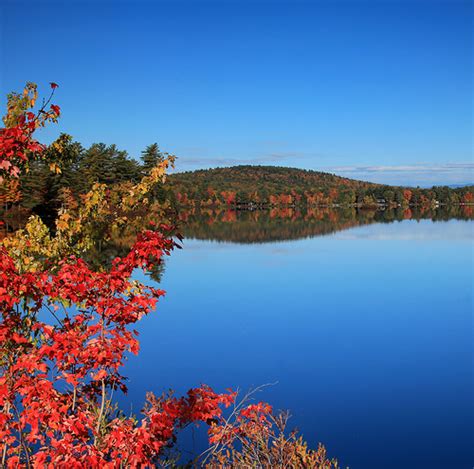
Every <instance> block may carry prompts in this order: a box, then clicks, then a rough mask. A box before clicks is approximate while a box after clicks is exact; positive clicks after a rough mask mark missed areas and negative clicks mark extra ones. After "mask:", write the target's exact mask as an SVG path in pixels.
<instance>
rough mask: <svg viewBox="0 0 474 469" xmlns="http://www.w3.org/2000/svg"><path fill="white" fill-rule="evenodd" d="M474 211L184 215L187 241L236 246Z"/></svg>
mask: <svg viewBox="0 0 474 469" xmlns="http://www.w3.org/2000/svg"><path fill="white" fill-rule="evenodd" d="M473 213H474V211H473V207H470V206H469V207H467V206H453V207H439V208H434V209H431V208H421V207H420V208H416V209H415V208H405V209H404V208H397V209H386V210H357V209H355V208H345V209H334V208H317V209H307V210H299V209H292V208H285V209H272V210H255V211H233V210H227V211H226V210H200V211H198V210H192V211H182V212H181V213H180V218H181V222H182V228H181V231H182V232H183V235H184V237H185V238H191V239H207V240H215V241H228V242H234V243H266V242H272V241H284V240H291V239H300V238H307V237H313V236H324V235H327V234H331V233H334V232H337V231H343V230H347V229H349V228H352V227H356V226H361V225H368V224H371V223H390V222H393V221H400V220H409V219H416V220H419V219H431V220H433V221H446V220H449V219H465V220H469V219H473V218H474V214H473Z"/></svg>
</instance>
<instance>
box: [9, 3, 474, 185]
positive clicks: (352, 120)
mask: <svg viewBox="0 0 474 469" xmlns="http://www.w3.org/2000/svg"><path fill="white" fill-rule="evenodd" d="M472 13H473V12H472V4H471V2H467V1H466V2H461V1H456V0H452V1H449V2H448V1H444V2H442V1H435V0H433V1H430V0H403V1H398V2H397V1H389V0H377V1H357V0H353V1H345V2H343V1H337V0H336V1H332V2H330V1H312V2H303V1H292V2H277V1H261V2H250V1H240V2H236V1H225V0H223V1H220V2H203V1H199V0H197V1H193V2H190V1H179V0H177V1H174V2H171V1H169V2H165V1H154V2H152V1H133V2H132V1H129V2H126V1H115V2H112V1H95V2H81V1H74V0H71V1H69V2H46V1H41V0H36V1H30V2H23V1H21V0H15V1H8V0H3V2H1V6H0V18H1V19H0V21H1V23H0V25H1V36H0V40H1V43H0V50H1V56H0V59H1V62H0V66H1V69H0V70H1V72H0V73H1V75H0V91H1V95H2V100H1V104H2V105H3V104H4V102H5V99H4V96H5V94H6V93H7V92H8V91H11V90H18V89H21V87H22V86H23V84H24V82H25V81H34V82H37V83H38V84H39V85H40V86H42V87H43V90H44V92H47V91H48V88H47V86H48V82H50V81H55V82H57V83H59V85H60V88H59V89H58V90H57V91H58V94H57V99H56V102H57V103H58V104H59V105H60V106H61V107H62V109H63V117H62V119H61V122H60V124H59V125H57V126H55V127H54V128H52V129H49V130H47V131H45V132H44V135H43V138H44V140H46V141H50V140H51V139H53V138H54V137H55V136H56V135H57V134H58V133H59V132H67V133H70V134H71V135H73V136H74V137H75V138H76V139H77V140H79V141H80V142H81V143H83V144H84V145H89V144H91V143H92V142H98V141H103V142H105V143H116V144H117V145H118V146H119V147H120V148H122V149H125V150H127V151H128V152H129V154H130V155H132V156H134V157H138V156H139V154H140V151H141V150H142V149H143V148H144V147H145V146H146V145H147V144H149V143H152V142H155V141H157V142H158V143H159V144H160V146H161V148H162V149H163V150H164V151H168V152H171V153H175V154H176V155H177V156H178V157H179V159H178V164H177V168H178V170H189V169H194V168H200V167H213V166H229V165H234V164H247V163H249V164H273V165H282V166H293V167H301V168H308V169H317V170H327V171H331V172H335V173H337V174H342V175H345V176H349V177H354V178H359V179H367V180H371V181H377V182H387V183H397V184H413V185H421V186H426V185H430V184H440V183H447V184H455V183H465V182H472V181H474V175H473V167H474V164H473V158H472V156H473V155H472V130H473V128H472V59H473V49H472V48H473V42H472V30H473V21H472V20H473V14H472Z"/></svg>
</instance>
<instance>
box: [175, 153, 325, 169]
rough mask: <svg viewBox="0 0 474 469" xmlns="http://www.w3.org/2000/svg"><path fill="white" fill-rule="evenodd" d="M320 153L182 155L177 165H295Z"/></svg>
mask: <svg viewBox="0 0 474 469" xmlns="http://www.w3.org/2000/svg"><path fill="white" fill-rule="evenodd" d="M319 156H321V155H317V154H315V153H305V152H296V151H286V152H270V153H264V154H260V155H256V156H254V157H250V158H235V157H210V156H195V157H191V156H182V157H179V158H178V165H179V166H183V167H216V166H234V165H242V164H253V165H258V164H272V163H273V164H275V163H280V164H283V163H285V164H293V165H297V162H298V160H300V159H305V158H315V157H319Z"/></svg>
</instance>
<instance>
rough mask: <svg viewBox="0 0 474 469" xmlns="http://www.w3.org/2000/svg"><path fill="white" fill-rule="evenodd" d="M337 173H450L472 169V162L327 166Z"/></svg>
mask: <svg viewBox="0 0 474 469" xmlns="http://www.w3.org/2000/svg"><path fill="white" fill-rule="evenodd" d="M327 169H328V170H331V171H334V172H338V173H361V172H363V173H406V172H409V173H426V172H429V173H452V172H459V171H462V170H465V171H470V172H472V171H474V163H446V164H438V165H430V164H422V163H420V164H413V165H399V166H335V167H331V168H327Z"/></svg>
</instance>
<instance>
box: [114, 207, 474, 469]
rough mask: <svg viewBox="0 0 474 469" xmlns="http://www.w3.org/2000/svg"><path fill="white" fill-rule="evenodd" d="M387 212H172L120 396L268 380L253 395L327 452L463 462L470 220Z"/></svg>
mask: <svg viewBox="0 0 474 469" xmlns="http://www.w3.org/2000/svg"><path fill="white" fill-rule="evenodd" d="M331 213H332V215H331ZM334 213H335V215H334ZM387 213H388V212H386V213H379V214H374V213H372V215H370V216H369V215H367V214H366V213H362V212H361V213H351V214H350V216H347V217H346V218H344V216H342V215H341V214H340V213H338V212H332V211H329V210H328V211H326V212H325V213H324V214H323V215H321V216H320V217H316V218H315V217H308V216H307V215H306V214H305V215H301V214H300V215H299V216H296V215H295V214H294V213H293V214H291V213H290V214H288V213H286V214H284V213H283V214H276V215H275V216H272V215H271V214H268V213H266V214H258V213H257V214H255V213H247V214H239V213H238V212H237V213H236V212H233V213H229V212H222V213H219V214H216V215H214V214H212V213H211V214H209V213H207V214H205V216H204V215H203V214H200V215H199V216H198V215H193V216H191V217H186V218H187V222H188V223H187V225H186V226H187V228H185V229H184V231H185V234H186V236H187V237H186V238H185V240H184V249H182V250H177V251H175V252H174V253H173V254H172V256H171V257H170V258H169V259H167V261H166V264H165V269H164V273H163V276H162V281H161V286H162V288H164V289H165V290H166V291H167V296H166V297H165V298H164V299H163V300H162V301H161V302H160V303H159V306H158V309H157V312H156V313H155V314H152V315H150V316H148V317H147V318H145V319H143V321H142V322H141V324H140V326H139V331H140V340H141V352H140V354H139V356H138V357H131V358H130V360H129V361H128V363H127V365H126V369H125V375H127V376H128V377H129V378H130V390H129V394H128V395H127V396H126V397H123V398H121V403H122V405H123V406H124V407H125V408H127V409H130V408H131V409H132V410H133V411H134V412H138V411H139V409H140V408H141V405H142V404H143V402H144V397H145V393H146V391H148V390H150V391H154V392H155V393H161V392H162V391H164V390H167V389H169V388H173V389H174V390H176V392H177V393H179V394H182V393H185V392H186V390H187V389H189V388H191V387H194V386H197V385H199V384H201V383H207V384H209V385H211V386H212V387H214V388H215V389H216V390H217V391H224V389H225V388H227V387H232V388H234V389H235V388H240V389H241V390H243V391H247V390H249V389H251V388H254V387H256V386H259V385H262V384H265V383H275V384H274V385H272V386H269V387H266V388H265V389H264V390H263V391H262V392H261V393H259V395H258V399H261V400H264V401H267V402H269V403H271V404H272V405H273V407H274V408H276V409H289V410H290V411H291V414H292V418H291V420H290V427H297V428H298V429H299V430H300V431H301V432H302V434H303V435H304V437H305V439H306V440H307V441H308V442H309V444H310V446H313V447H315V446H317V443H318V442H322V443H323V444H324V445H325V446H326V447H327V449H328V452H329V455H330V456H334V457H336V458H337V459H338V460H339V462H340V464H341V466H342V467H346V466H349V467H350V468H351V469H381V468H384V469H388V468H397V469H400V468H404V469H407V468H432V469H433V468H443V469H457V468H459V469H461V468H471V467H472V466H473V464H474V441H473V436H474V428H473V421H474V405H473V396H474V388H473V372H474V368H473V340H472V339H473V240H474V222H473V221H472V220H471V221H469V220H462V219H449V218H450V217H449V216H443V217H438V220H435V221H433V220H432V219H431V216H430V215H429V214H428V216H427V218H419V219H413V218H412V217H411V216H404V217H398V218H399V219H398V220H397V217H393V216H390V215H389V214H387ZM401 218H407V219H404V220H402V219H401ZM410 218H411V219H410ZM435 218H436V217H435ZM440 218H441V219H442V221H440ZM193 438H194V439H193V442H192V446H193V448H191V449H194V451H199V450H200V449H203V446H204V439H205V436H204V435H203V434H201V433H198V434H197V435H194V437H193ZM184 439H185V442H187V443H186V444H188V445H191V443H190V442H191V440H190V437H189V435H188V436H185V437H184Z"/></svg>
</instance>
